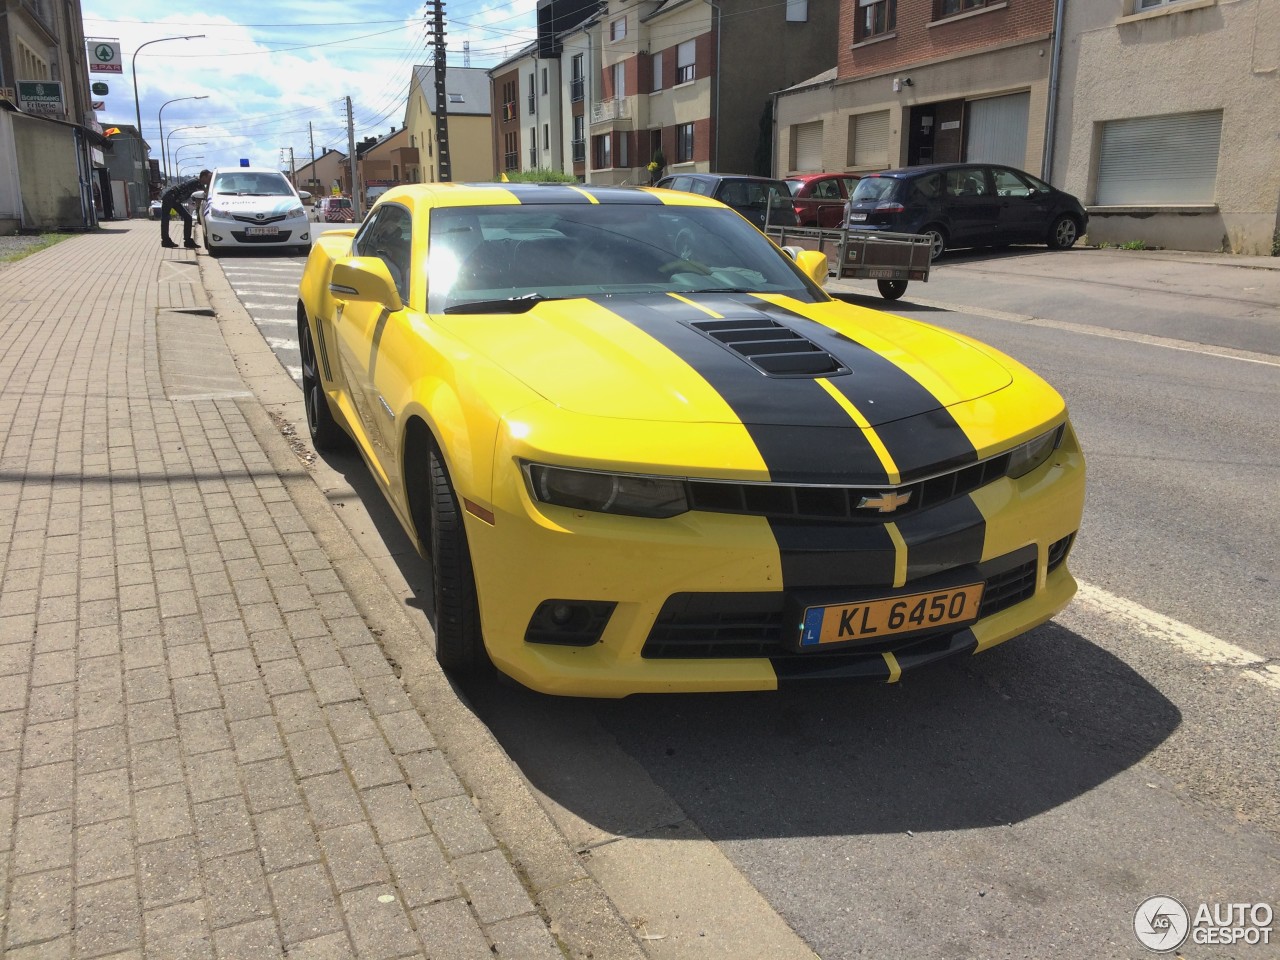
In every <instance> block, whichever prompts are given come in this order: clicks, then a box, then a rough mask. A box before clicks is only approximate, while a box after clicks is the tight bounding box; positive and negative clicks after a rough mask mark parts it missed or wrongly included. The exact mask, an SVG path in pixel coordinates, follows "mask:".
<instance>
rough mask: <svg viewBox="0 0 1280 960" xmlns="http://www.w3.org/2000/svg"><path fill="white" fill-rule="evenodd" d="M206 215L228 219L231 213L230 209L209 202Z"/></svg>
mask: <svg viewBox="0 0 1280 960" xmlns="http://www.w3.org/2000/svg"><path fill="white" fill-rule="evenodd" d="M205 216H206V217H217V218H218V219H219V220H230V219H231V217H232V213H231V211H230V210H227V209H224V208H222V207H219V206H218V205H217V204H210V205H209V209H208V211H207V212H206V213H205Z"/></svg>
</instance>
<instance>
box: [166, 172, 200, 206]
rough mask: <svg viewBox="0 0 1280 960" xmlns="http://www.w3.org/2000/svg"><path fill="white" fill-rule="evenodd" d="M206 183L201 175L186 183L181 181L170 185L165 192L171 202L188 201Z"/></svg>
mask: <svg viewBox="0 0 1280 960" xmlns="http://www.w3.org/2000/svg"><path fill="white" fill-rule="evenodd" d="M203 189H204V184H203V183H202V182H201V180H200V178H199V177H196V178H195V179H194V180H188V181H186V182H185V183H179V184H177V185H175V186H172V187H170V188H169V189H168V190H166V191H165V192H164V195H165V198H166V199H167V200H169V202H170V203H186V202H187V201H188V200H190V199H191V195H192V194H193V193H195V192H196V191H197V190H203Z"/></svg>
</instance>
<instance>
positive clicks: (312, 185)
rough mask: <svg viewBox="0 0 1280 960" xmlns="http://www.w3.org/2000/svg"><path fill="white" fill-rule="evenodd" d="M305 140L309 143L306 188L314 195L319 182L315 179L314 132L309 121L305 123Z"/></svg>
mask: <svg viewBox="0 0 1280 960" xmlns="http://www.w3.org/2000/svg"><path fill="white" fill-rule="evenodd" d="M307 140H308V141H310V143H311V176H310V177H308V178H307V186H308V187H309V188H310V192H311V193H313V194H314V193H316V192H317V191H316V189H315V186H316V184H317V183H319V182H320V180H319V179H318V178H317V177H316V132H315V131H314V130H312V129H311V121H310V120H308V121H307Z"/></svg>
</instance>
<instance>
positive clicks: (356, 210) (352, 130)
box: [347, 97, 364, 223]
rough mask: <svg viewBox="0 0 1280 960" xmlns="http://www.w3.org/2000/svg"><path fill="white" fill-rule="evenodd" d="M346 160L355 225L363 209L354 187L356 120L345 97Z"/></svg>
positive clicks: (348, 99)
mask: <svg viewBox="0 0 1280 960" xmlns="http://www.w3.org/2000/svg"><path fill="white" fill-rule="evenodd" d="M347 149H348V150H349V151H350V154H349V155H348V157H347V160H348V161H349V162H350V164H351V213H352V216H353V217H354V218H355V221H356V223H359V222H360V221H361V220H363V219H364V207H363V205H362V198H361V196H360V188H359V187H358V186H357V185H356V119H355V115H354V114H353V113H352V111H351V98H350V97H347Z"/></svg>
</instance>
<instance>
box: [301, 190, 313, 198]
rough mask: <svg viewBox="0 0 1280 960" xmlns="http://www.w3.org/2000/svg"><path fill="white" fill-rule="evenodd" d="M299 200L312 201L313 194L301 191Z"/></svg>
mask: <svg viewBox="0 0 1280 960" xmlns="http://www.w3.org/2000/svg"><path fill="white" fill-rule="evenodd" d="M298 199H299V200H310V199H311V194H309V193H307V191H305V190H299V191H298Z"/></svg>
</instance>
